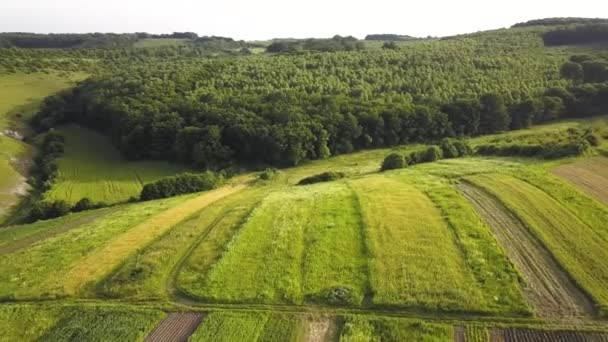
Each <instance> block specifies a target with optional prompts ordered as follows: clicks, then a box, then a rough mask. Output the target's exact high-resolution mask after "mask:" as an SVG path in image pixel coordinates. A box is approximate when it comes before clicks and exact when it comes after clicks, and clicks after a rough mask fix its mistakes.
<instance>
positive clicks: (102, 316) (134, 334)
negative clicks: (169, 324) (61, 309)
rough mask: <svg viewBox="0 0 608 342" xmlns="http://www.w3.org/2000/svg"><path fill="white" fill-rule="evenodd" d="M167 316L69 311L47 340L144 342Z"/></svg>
mask: <svg viewBox="0 0 608 342" xmlns="http://www.w3.org/2000/svg"><path fill="white" fill-rule="evenodd" d="M162 317H163V313H162V312H160V311H153V310H137V309H130V310H120V309H105V308H83V309H73V310H69V311H68V312H67V313H66V314H65V317H64V318H63V319H61V321H59V322H58V323H57V325H56V326H55V327H54V328H53V329H51V330H50V331H48V332H47V333H46V334H45V335H44V336H42V338H41V339H42V340H44V341H66V342H67V341H107V342H112V341H143V340H144V338H145V337H146V335H147V334H148V333H149V332H150V331H151V330H152V329H153V328H154V326H155V325H156V323H158V321H160V320H161V319H162Z"/></svg>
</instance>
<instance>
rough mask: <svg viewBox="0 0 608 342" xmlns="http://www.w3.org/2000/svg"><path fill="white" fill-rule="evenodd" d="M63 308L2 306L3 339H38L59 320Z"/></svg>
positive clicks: (0, 312) (0, 313)
mask: <svg viewBox="0 0 608 342" xmlns="http://www.w3.org/2000/svg"><path fill="white" fill-rule="evenodd" d="M62 315H63V310H62V309H60V308H55V307H43V306H34V305H3V306H0V331H2V336H1V337H0V340H2V341H7V342H8V341H37V340H39V339H40V338H41V337H42V336H43V335H44V334H45V333H46V332H47V331H49V330H50V329H51V328H52V327H53V326H55V325H56V324H57V322H59V320H60V319H61V317H62Z"/></svg>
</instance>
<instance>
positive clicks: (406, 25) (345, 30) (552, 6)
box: [0, 0, 608, 40]
mask: <svg viewBox="0 0 608 342" xmlns="http://www.w3.org/2000/svg"><path fill="white" fill-rule="evenodd" d="M564 16H570V17H604V18H606V17H608V0H576V1H573V0H568V1H565V0H500V1H496V0H485V1H483V0H416V1H411V0H367V1H360V0H350V1H348V0H298V1H295V0H213V1H209V0H103V1H99V0H0V32H15V31H20V32H43V33H47V32H150V33H167V32H174V31H192V32H196V33H198V34H199V35H218V36H228V37H233V38H237V39H248V40H251V39H268V38H273V37H294V38H305V37H331V36H333V35H335V34H340V35H354V36H356V37H358V38H363V37H365V35H367V34H370V33H398V34H408V35H414V36H427V35H432V36H445V35H453V34H459V33H468V32H474V31H480V30H487V29H494V28H500V27H507V26H511V25H512V24H515V23H517V22H521V21H526V20H530V19H537V18H546V17H564Z"/></svg>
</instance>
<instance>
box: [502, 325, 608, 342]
mask: <svg viewBox="0 0 608 342" xmlns="http://www.w3.org/2000/svg"><path fill="white" fill-rule="evenodd" d="M490 342H608V334H607V333H600V332H587V331H555V330H554V331H545V330H534V329H517V328H507V329H492V330H491V332H490Z"/></svg>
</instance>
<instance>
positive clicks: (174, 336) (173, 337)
mask: <svg viewBox="0 0 608 342" xmlns="http://www.w3.org/2000/svg"><path fill="white" fill-rule="evenodd" d="M202 321H203V315H202V314H201V313H198V312H172V313H170V314H169V315H167V317H166V318H165V319H163V320H162V321H161V322H160V323H159V324H158V326H157V327H156V328H154V330H153V331H152V332H151V333H150V335H148V336H147V337H146V339H145V340H144V341H145V342H186V341H188V338H189V337H190V335H192V334H193V333H194V331H196V329H197V328H198V326H199V325H200V324H201V322H202Z"/></svg>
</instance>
